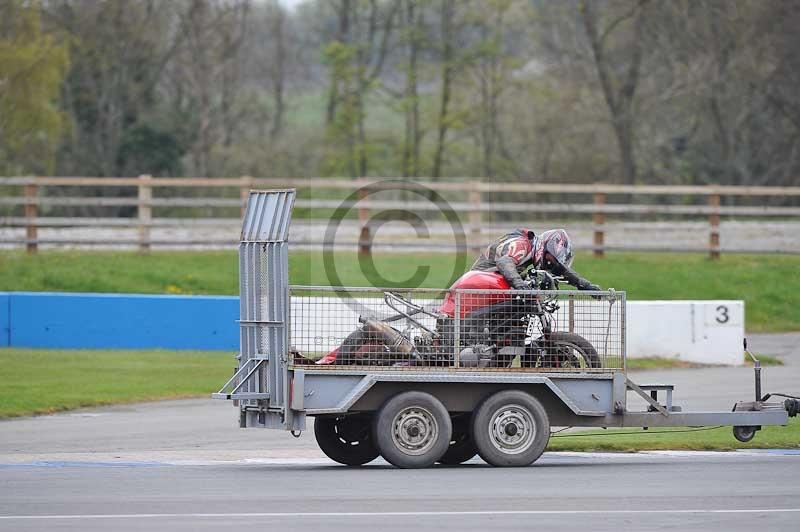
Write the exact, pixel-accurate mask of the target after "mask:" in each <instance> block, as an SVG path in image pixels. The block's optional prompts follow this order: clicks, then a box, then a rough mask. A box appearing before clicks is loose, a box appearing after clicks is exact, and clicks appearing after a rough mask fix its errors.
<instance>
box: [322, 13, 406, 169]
mask: <svg viewBox="0 0 800 532" xmlns="http://www.w3.org/2000/svg"><path fill="white" fill-rule="evenodd" d="M333 5H334V9H335V10H336V14H337V17H338V19H339V33H338V35H337V38H336V39H335V40H334V41H332V42H329V43H328V44H327V45H326V46H325V48H324V50H323V54H324V57H325V60H326V63H327V64H328V72H329V80H330V88H329V91H328V94H329V97H328V113H327V122H328V131H329V138H330V142H331V145H332V146H333V147H334V156H333V157H332V158H329V165H330V166H331V167H332V169H333V170H334V172H339V171H342V170H344V171H345V172H347V173H348V174H349V175H350V176H351V177H361V176H366V175H368V172H369V150H370V146H369V145H368V142H367V133H366V124H365V122H366V99H367V97H368V95H369V94H370V93H371V92H372V90H373V89H374V88H375V86H376V85H377V84H378V83H379V80H380V75H381V73H382V71H383V66H384V63H385V62H386V57H387V54H388V52H389V48H390V47H389V44H390V40H391V37H392V34H393V32H394V28H395V16H396V15H397V12H398V9H399V7H400V6H401V2H388V3H384V2H379V1H378V0H369V2H368V3H363V4H362V2H358V1H356V0H339V1H338V2H336V3H334V4H333ZM364 5H365V6H366V7H363V6H364ZM340 145H342V146H344V148H345V150H344V153H341V152H340V151H339V150H338V149H337V148H338V146H340Z"/></svg>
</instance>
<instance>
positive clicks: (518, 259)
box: [471, 228, 600, 290]
mask: <svg viewBox="0 0 800 532" xmlns="http://www.w3.org/2000/svg"><path fill="white" fill-rule="evenodd" d="M573 258H574V256H573V254H572V243H571V242H570V238H569V235H568V234H567V232H566V231H565V230H563V229H551V230H549V231H545V232H544V233H542V234H541V235H539V236H536V235H535V234H534V232H533V231H531V230H530V229H525V228H518V229H515V230H514V231H512V232H510V233H507V234H505V235H503V236H501V237H500V238H498V239H497V240H495V241H494V242H492V243H491V244H489V245H488V246H487V247H486V249H485V250H484V251H483V252H482V253H481V254H480V256H479V257H478V260H476V261H475V264H473V265H472V268H471V269H472V270H480V271H485V272H499V273H500V274H502V275H503V277H505V278H506V280H507V281H508V284H510V285H511V287H512V288H514V289H516V290H528V289H529V288H530V287H529V286H528V284H527V283H526V282H525V281H524V280H523V279H522V277H521V276H520V273H522V272H524V271H525V270H526V269H527V268H528V267H530V266H533V267H534V268H535V269H537V270H546V271H548V272H550V273H551V274H553V275H557V276H561V277H563V278H564V280H566V281H567V282H568V283H569V284H571V285H573V286H575V287H576V288H577V289H578V290H600V287H599V286H597V285H596V284H593V283H591V282H590V281H589V280H587V279H584V278H583V277H581V276H580V275H578V274H577V273H576V272H575V271H574V270H572V260H573Z"/></svg>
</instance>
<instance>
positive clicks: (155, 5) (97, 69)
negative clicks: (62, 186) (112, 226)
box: [46, 0, 183, 176]
mask: <svg viewBox="0 0 800 532" xmlns="http://www.w3.org/2000/svg"><path fill="white" fill-rule="evenodd" d="M175 5H176V4H173V3H172V2H169V1H168V0H144V1H141V2H119V1H117V0H93V1H85V0H52V1H50V2H48V3H47V4H46V7H47V11H46V14H47V16H48V21H49V23H50V24H51V25H55V26H56V28H57V29H58V30H59V31H64V32H66V33H67V34H68V35H69V41H68V42H69V45H70V56H71V58H72V63H71V68H70V70H69V73H68V75H67V77H66V80H65V83H64V85H63V87H62V95H63V105H64V110H65V111H66V112H67V113H69V115H70V116H71V118H72V122H73V125H74V130H73V134H72V135H71V136H70V137H69V141H68V142H67V143H65V145H63V146H62V148H61V151H60V154H59V171H61V172H63V173H67V174H72V175H75V174H82V175H98V176H117V175H120V173H121V168H120V167H119V163H120V157H119V149H120V146H121V143H122V142H123V139H124V138H125V133H126V131H127V130H128V129H132V128H135V127H137V126H138V125H139V122H140V121H143V120H149V119H151V118H152V117H153V116H158V110H157V106H158V103H159V97H158V93H157V87H158V84H159V82H160V81H161V79H162V75H163V73H164V70H165V67H166V66H167V64H168V63H169V61H170V60H171V59H172V57H173V55H174V54H175V52H176V49H177V47H178V45H179V44H180V42H181V40H182V38H183V37H182V35H183V33H182V32H181V31H177V28H176V27H175V26H173V25H172V21H173V19H172V18H171V16H170V15H171V10H172V9H173V7H174V6H175ZM167 133H171V132H169V131H167Z"/></svg>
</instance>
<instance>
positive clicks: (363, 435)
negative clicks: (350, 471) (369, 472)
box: [314, 415, 380, 466]
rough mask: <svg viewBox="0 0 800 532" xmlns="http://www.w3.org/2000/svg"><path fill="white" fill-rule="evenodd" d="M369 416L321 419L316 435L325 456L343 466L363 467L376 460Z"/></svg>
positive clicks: (319, 417)
mask: <svg viewBox="0 0 800 532" xmlns="http://www.w3.org/2000/svg"><path fill="white" fill-rule="evenodd" d="M371 429H372V420H371V419H370V417H369V416H359V415H354V416H317V417H316V419H314V436H315V437H316V439H317V444H318V445H319V448H320V449H322V452H323V453H325V455H326V456H327V457H328V458H330V459H331V460H333V461H334V462H339V463H340V464H344V465H349V466H360V465H364V464H366V463H367V462H371V461H373V460H375V459H376V458H377V457H378V455H379V454H380V453H379V452H378V449H377V448H376V447H375V444H374V442H373V439H372V430H371Z"/></svg>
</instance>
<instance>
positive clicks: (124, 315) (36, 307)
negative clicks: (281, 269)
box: [0, 292, 239, 351]
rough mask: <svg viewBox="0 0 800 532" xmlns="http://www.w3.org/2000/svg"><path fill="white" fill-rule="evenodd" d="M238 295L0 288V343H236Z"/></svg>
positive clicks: (218, 346)
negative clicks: (21, 290)
mask: <svg viewBox="0 0 800 532" xmlns="http://www.w3.org/2000/svg"><path fill="white" fill-rule="evenodd" d="M238 317H239V298H238V297H226V296H158V295H153V296H151V295H136V294H74V293H64V294H61V293H38V292H36V293H34V292H5V293H0V346H2V345H5V346H10V347H44V348H68V349H73V348H74V349H77V348H83V349H102V348H108V349H143V348H147V349H150V348H164V349H211V350H226V351H236V350H238V348H239V327H238V325H237V323H236V320H237V319H238Z"/></svg>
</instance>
